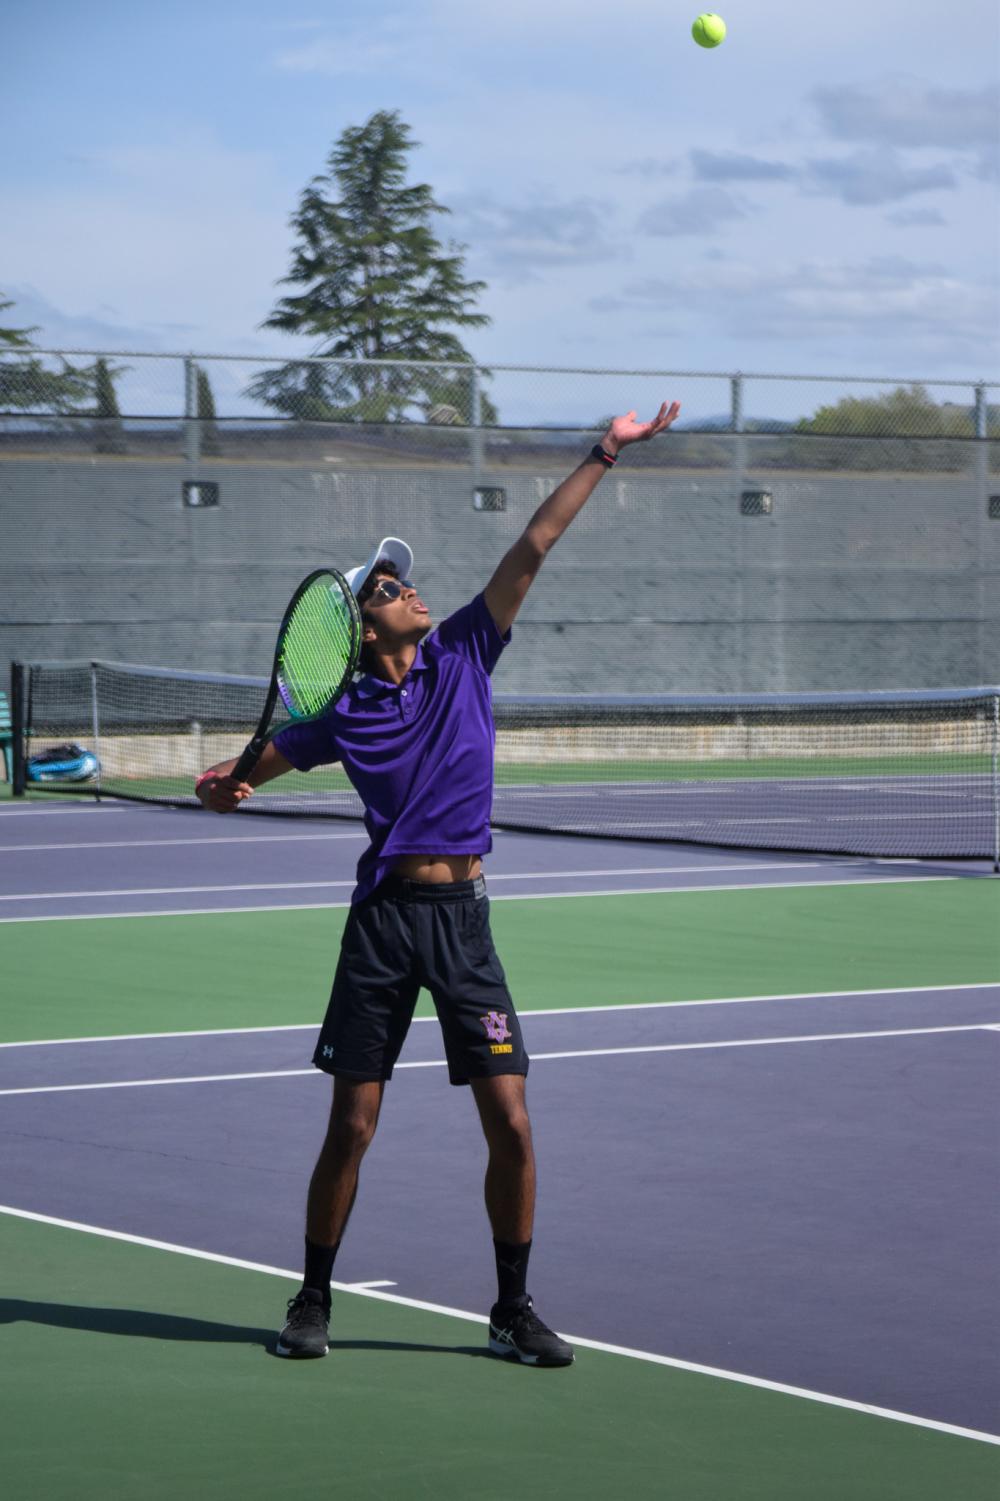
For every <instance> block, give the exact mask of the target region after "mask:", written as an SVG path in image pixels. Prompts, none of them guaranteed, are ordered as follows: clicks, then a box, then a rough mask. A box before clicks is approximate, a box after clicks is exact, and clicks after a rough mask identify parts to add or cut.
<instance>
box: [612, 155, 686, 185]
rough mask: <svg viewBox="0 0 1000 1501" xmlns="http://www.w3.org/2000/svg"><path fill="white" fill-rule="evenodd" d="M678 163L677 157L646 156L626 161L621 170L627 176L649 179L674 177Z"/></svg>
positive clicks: (678, 167) (678, 168)
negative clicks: (637, 159)
mask: <svg viewBox="0 0 1000 1501" xmlns="http://www.w3.org/2000/svg"><path fill="white" fill-rule="evenodd" d="M680 165H681V164H680V161H679V160H678V158H677V157H654V156H646V157H643V158H642V159H641V160H640V161H634V162H626V163H625V165H624V166H623V167H622V168H621V171H622V172H623V173H624V174H625V175H627V176H629V177H643V178H645V179H646V180H647V181H649V180H651V179H654V178H657V177H676V176H677V173H678V171H679V170H680Z"/></svg>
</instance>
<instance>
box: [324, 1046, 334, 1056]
mask: <svg viewBox="0 0 1000 1501" xmlns="http://www.w3.org/2000/svg"><path fill="white" fill-rule="evenodd" d="M323 1057H324V1058H332V1057H333V1048H324V1049H323Z"/></svg>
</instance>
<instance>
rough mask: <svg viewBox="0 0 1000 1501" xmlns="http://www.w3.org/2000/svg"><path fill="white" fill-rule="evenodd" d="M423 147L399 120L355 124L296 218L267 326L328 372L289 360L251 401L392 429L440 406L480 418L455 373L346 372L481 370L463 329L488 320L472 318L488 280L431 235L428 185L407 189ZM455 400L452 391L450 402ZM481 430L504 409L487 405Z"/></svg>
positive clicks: (436, 209)
mask: <svg viewBox="0 0 1000 1501" xmlns="http://www.w3.org/2000/svg"><path fill="white" fill-rule="evenodd" d="M415 145H416V142H414V141H413V140H412V139H411V138H410V130H409V127H408V126H407V125H405V124H404V123H403V121H402V120H401V119H400V117H399V114H398V113H397V112H395V111H386V110H380V111H379V112H377V113H376V114H374V115H372V116H371V118H370V119H369V120H368V121H367V123H366V124H364V125H362V126H360V127H348V129H346V130H345V131H344V132H343V133H342V135H341V136H340V137H339V140H338V141H337V142H336V143H335V145H334V147H333V149H332V151H331V152H330V155H329V157H328V158H327V168H328V170H327V172H326V173H325V174H323V175H321V176H319V177H314V178H313V180H312V181H311V182H310V183H309V185H308V187H307V188H306V189H305V191H304V192H303V194H302V197H301V199H300V202H299V207H298V210H297V212H296V213H295V214H294V215H293V217H292V221H291V222H292V226H293V228H294V230H295V231H296V235H297V243H296V245H295V247H294V250H293V255H292V266H291V270H290V271H289V274H288V276H286V277H285V278H284V284H285V285H292V286H295V287H299V288H301V290H300V291H297V292H294V293H290V294H289V295H288V296H286V297H283V298H281V300H280V301H279V302H278V304H277V306H276V307H275V308H274V310H273V311H272V313H271V315H270V317H268V318H267V319H266V320H265V322H264V324H263V327H265V328H277V329H281V330H282V331H284V332H285V333H294V334H311V335H313V336H316V337H317V338H318V340H319V343H318V346H317V348H316V351H315V352H316V354H317V355H321V356H324V357H328V358H329V359H330V360H331V363H330V364H323V365H312V364H304V363H290V364H287V365H285V366H283V367H282V368H281V369H280V370H276V371H272V372H270V373H268V374H265V375H262V376H259V377H258V378H257V379H256V380H255V381H254V382H253V384H252V385H251V386H250V388H249V389H250V394H251V395H253V396H255V397H257V398H258V399H262V400H263V401H265V402H267V403H268V405H270V406H273V407H275V408H276V409H277V410H278V411H282V412H287V413H289V414H290V415H293V416H297V417H299V418H300V419H302V420H304V421H315V420H336V421H341V422H344V421H349V422H389V421H399V420H401V419H405V418H406V417H407V416H408V415H410V416H414V415H416V414H418V413H419V414H424V415H426V413H427V412H428V411H430V410H433V409H434V408H435V407H437V406H440V405H441V403H442V402H444V401H447V402H449V403H450V404H452V405H455V406H456V410H458V412H459V415H460V418H461V420H462V421H464V422H467V421H469V419H470V416H471V381H470V379H469V378H468V377H465V376H464V375H463V373H462V372H458V371H441V372H440V373H437V372H435V371H433V370H414V369H406V368H405V365H403V366H401V367H400V368H396V369H386V368H385V367H382V368H380V367H379V366H377V365H371V366H367V367H365V366H351V365H338V364H337V363H336V360H337V358H338V357H340V358H352V359H363V360H398V361H401V362H405V361H407V360H446V361H468V362H469V363H471V362H472V357H471V355H470V354H469V353H468V352H467V350H466V349H465V348H464V346H463V345H462V343H461V342H460V340H459V339H458V337H457V336H456V334H455V333H454V332H453V331H452V330H453V329H455V328H479V327H482V326H483V325H484V324H486V323H488V322H489V321H490V320H489V318H488V317H486V315H485V314H482V313H477V312H475V311H474V307H475V302H476V298H477V297H478V295H479V294H480V293H481V292H482V291H483V290H484V289H485V286H486V283H485V282H481V281H466V280H465V278H464V274H463V251H464V248H465V247H464V246H461V245H456V244H454V243H453V242H452V243H449V245H448V246H447V248H445V247H443V246H442V245H441V243H440V242H439V241H438V240H437V238H436V237H435V235H434V232H433V227H432V226H433V219H434V216H435V215H440V214H446V213H448V212H449V210H448V209H446V208H444V207H443V206H442V205H441V204H439V203H436V202H435V200H434V195H433V192H432V189H431V188H430V187H429V186H428V184H426V183H419V184H415V185H411V186H408V185H407V184H406V171H407V160H406V158H407V153H408V152H410V151H412V150H413V149H414V146H415ZM444 393H446V394H444ZM482 414H483V420H484V421H495V420H496V412H495V410H494V409H493V408H492V406H491V405H490V404H489V402H488V401H486V400H485V399H484V401H483V403H482Z"/></svg>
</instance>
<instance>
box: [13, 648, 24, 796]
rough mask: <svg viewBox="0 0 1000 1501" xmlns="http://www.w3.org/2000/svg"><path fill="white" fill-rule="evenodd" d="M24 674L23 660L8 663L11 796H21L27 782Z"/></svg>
mask: <svg viewBox="0 0 1000 1501" xmlns="http://www.w3.org/2000/svg"><path fill="white" fill-rule="evenodd" d="M24 674H25V667H24V663H23V662H12V663H11V664H10V721H11V723H10V729H11V736H12V740H11V757H10V793H11V797H23V796H24V794H25V789H26V787H27V784H28V768H27V761H26V759H25V754H24V750H25V746H24V740H25V730H26V720H27V716H26V714H25V695H24Z"/></svg>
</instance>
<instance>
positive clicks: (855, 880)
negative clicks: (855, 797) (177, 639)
mask: <svg viewBox="0 0 1000 1501" xmlns="http://www.w3.org/2000/svg"><path fill="white" fill-rule="evenodd" d="M741 868H743V869H745V867H741ZM765 868H768V869H769V868H770V867H769V866H768V867H765ZM778 868H780V869H783V870H787V868H788V867H787V866H781V867H778ZM556 874H557V875H558V874H561V875H562V878H563V879H564V880H568V879H570V876H569V875H568V874H567V872H566V871H562V872H556ZM609 874H613V872H609ZM497 879H498V877H496V876H489V877H488V878H487V884H488V885H489V884H490V883H492V882H493V881H496V880H497ZM960 879H961V877H960V876H957V875H954V876H952V875H947V876H857V877H853V876H844V877H843V879H842V880H839V881H807V882H802V881H743V882H730V883H728V884H726V885H716V884H715V883H712V884H711V885H709V886H612V887H608V888H606V889H604V890H601V891H533V892H532V893H531V895H530V896H527V897H522V896H518V895H517V894H516V893H514V892H510V893H507V894H504V893H502V892H501V893H498V894H497V895H496V896H495V897H494V898H493V900H494V901H498V902H523V901H528V902H536V901H537V902H543V901H546V900H547V899H548V898H550V897H567V896H573V897H581V896H584V897H585V896H686V895H688V894H689V893H692V892H703V891H783V890H789V889H796V888H797V889H798V890H800V891H801V890H802V889H803V886H804V885H805V886H808V887H809V889H810V890H812V889H814V888H815V887H819V886H912V885H915V884H916V883H917V882H924V881H957V880H960ZM356 885H357V882H356V881H353V880H352V881H287V882H261V883H257V884H247V885H229V886H150V887H147V888H145V889H142V890H140V889H138V888H132V889H131V890H127V889H126V890H121V891H38V892H23V893H21V894H20V895H15V896H0V902H54V901H81V902H82V901H86V900H87V899H88V898H90V897H120V896H186V895H197V894H198V893H204V892H217V891H321V890H324V889H325V888H326V887H332V886H350V887H352V888H353V887H354V886H356ZM349 906H350V902H307V903H303V904H299V903H294V904H292V903H289V904H288V905H287V906H282V905H278V906H270V907H186V908H184V909H182V910H177V911H167V912H164V911H162V910H158V911H150V912H83V913H79V914H73V913H70V912H64V913H59V914H58V915H57V916H55V917H0V922H73V921H74V920H76V921H80V920H81V919H89V918H108V917H220V916H222V915H223V914H224V913H230V912H308V911H310V910H314V909H317V908H318V909H321V910H326V909H332V908H335V907H349Z"/></svg>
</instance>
